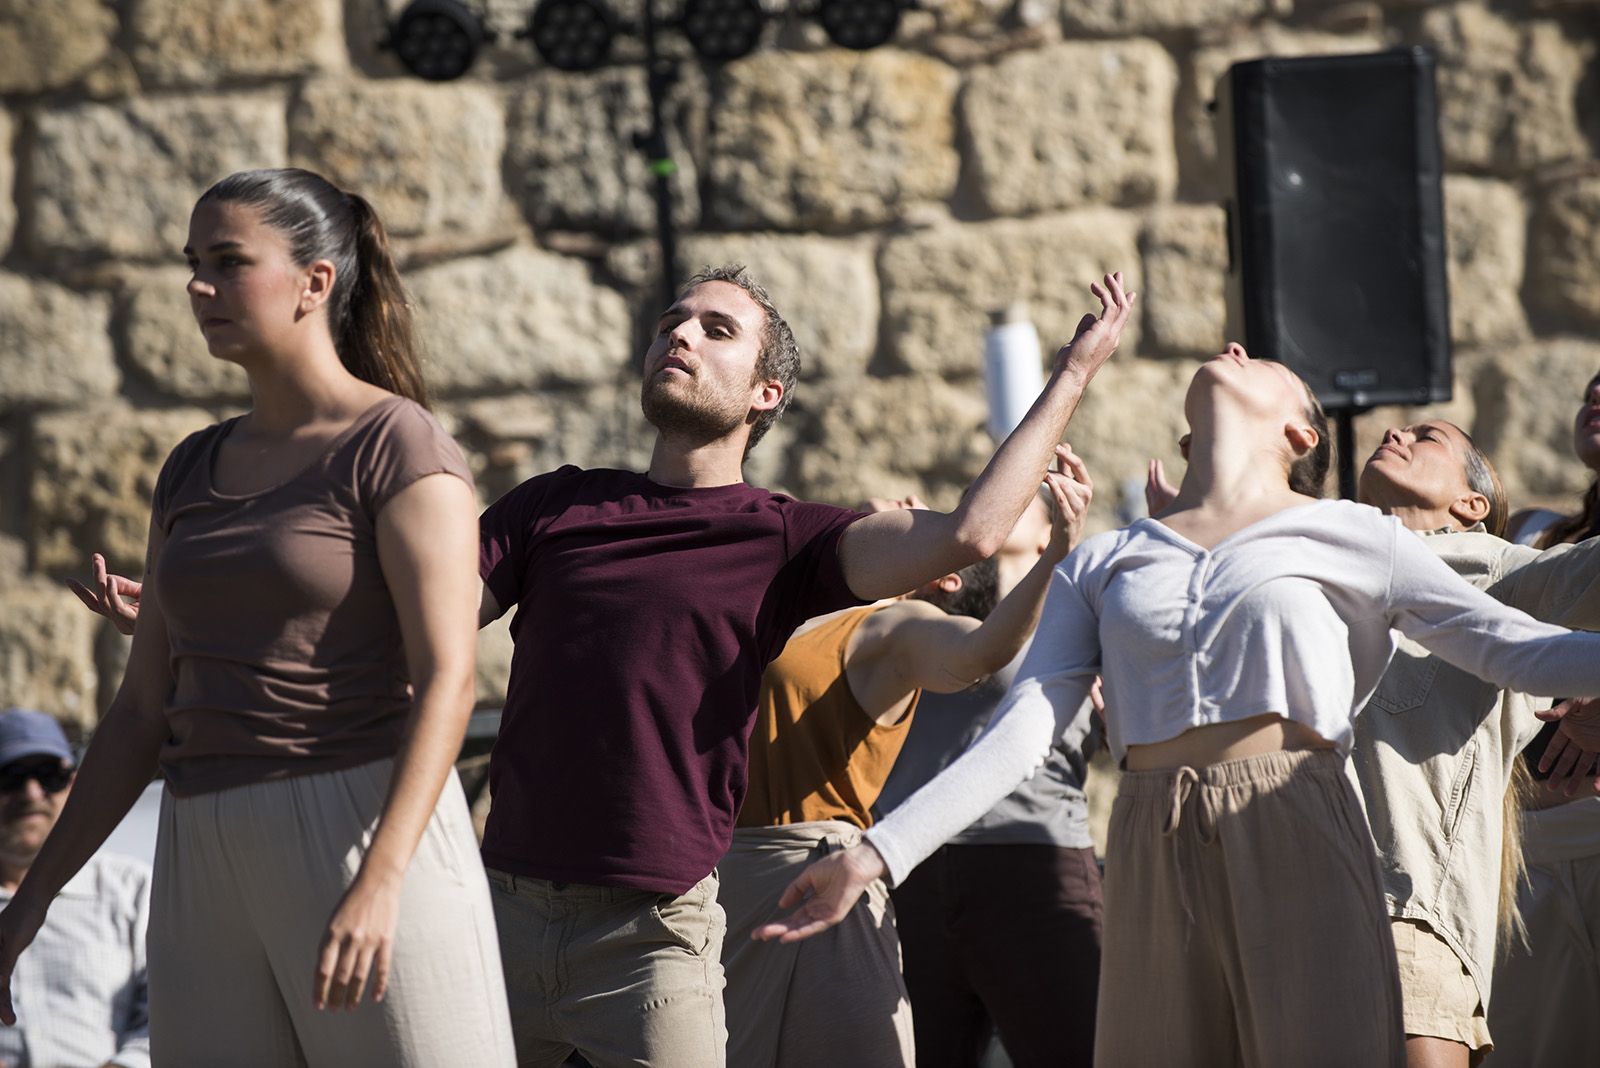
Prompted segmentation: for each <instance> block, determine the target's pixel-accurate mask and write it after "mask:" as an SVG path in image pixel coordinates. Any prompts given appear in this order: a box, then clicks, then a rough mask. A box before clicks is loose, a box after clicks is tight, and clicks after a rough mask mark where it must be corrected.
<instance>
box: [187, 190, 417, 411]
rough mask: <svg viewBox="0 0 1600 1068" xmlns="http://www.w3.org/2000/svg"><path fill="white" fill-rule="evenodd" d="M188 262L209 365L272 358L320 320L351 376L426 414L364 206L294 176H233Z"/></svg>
mask: <svg viewBox="0 0 1600 1068" xmlns="http://www.w3.org/2000/svg"><path fill="white" fill-rule="evenodd" d="M185 252H186V255H187V256H188V258H189V262H190V265H191V267H192V268H193V269H194V270H195V280H194V281H192V282H191V283H190V289H189V291H190V300H191V303H192V305H193V306H194V312H195V318H196V319H197V320H198V321H199V322H200V326H201V330H202V332H203V333H205V334H206V341H207V344H208V345H209V346H210V347H211V351H212V352H213V353H214V354H216V355H218V356H225V357H226V356H230V355H232V356H233V357H234V358H240V357H242V356H244V355H245V350H247V349H249V348H250V347H251V346H255V347H257V348H268V349H270V348H271V347H272V346H274V345H276V344H278V343H280V342H283V341H285V340H286V339H289V338H292V337H293V328H294V327H295V326H297V325H298V324H300V323H301V321H302V320H304V319H307V318H313V317H320V318H322V319H325V321H326V324H327V325H326V329H327V331H328V333H329V334H330V335H331V337H332V339H333V342H334V346H335V348H336V349H337V350H338V353H339V358H340V359H341V360H342V361H343V362H344V364H345V366H346V367H347V368H348V369H349V370H350V372H351V373H352V374H354V375H356V376H357V377H359V378H361V379H363V380H365V381H367V382H371V383H372V384H374V385H377V386H381V387H383V388H384V389H387V390H390V391H391V392H394V393H399V394H401V395H402V396H406V397H410V398H411V399H413V400H416V401H418V402H420V403H426V389H425V387H424V385H423V382H422V375H421V372H420V369H419V368H418V354H417V343H416V340H415V337H414V335H413V329H412V323H411V312H410V306H409V304H408V303H407V301H406V296H405V291H404V289H403V287H402V286H401V283H400V275H399V271H398V269H397V268H396V266H395V263H394V259H393V256H392V255H391V254H390V251H389V241H388V236H387V235H386V234H385V232H384V229H383V224H382V222H381V221H379V219H378V216H377V214H376V212H374V211H373V209H372V206H371V205H370V204H368V203H367V201H366V200H364V199H363V198H362V197H360V196H358V195H357V194H354V193H347V192H344V191H342V190H340V189H339V188H338V187H337V186H335V185H333V184H332V183H331V182H329V181H328V180H327V179H325V178H323V177H322V176H320V175H317V174H313V173H312V172H310V171H306V170H301V169H299V168H294V167H284V168H274V169H267V170H255V171H240V172H239V173H237V174H231V175H229V176H228V177H226V178H224V179H222V181H220V182H218V183H217V184H215V185H213V186H212V187H211V188H210V189H208V190H206V191H205V193H204V194H202V195H201V197H200V199H199V201H198V202H197V203H196V204H195V208H194V212H193V214H192V215H191V216H190V220H189V245H188V247H187V249H186V250H185ZM285 314H287V316H288V318H287V319H285ZM208 323H209V326H208Z"/></svg>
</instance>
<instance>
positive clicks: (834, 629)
mask: <svg viewBox="0 0 1600 1068" xmlns="http://www.w3.org/2000/svg"><path fill="white" fill-rule="evenodd" d="M1056 452H1057V458H1058V461H1059V467H1060V470H1059V471H1052V472H1049V473H1048V475H1047V476H1046V479H1047V485H1048V487H1049V492H1050V495H1051V498H1052V500H1053V502H1054V519H1053V521H1052V519H1051V517H1050V510H1049V509H1047V508H1046V507H1045V503H1044V501H1043V499H1042V498H1039V499H1036V500H1035V503H1034V504H1033V505H1031V506H1030V507H1029V508H1028V510H1027V511H1026V512H1024V513H1023V516H1022V519H1021V520H1020V521H1019V522H1018V524H1017V527H1016V529H1015V530H1014V531H1013V532H1012V535H1011V538H1010V540H1009V541H1008V543H1007V547H1008V548H1010V547H1011V544H1012V543H1018V544H1019V545H1020V544H1021V543H1023V542H1026V543H1027V544H1026V545H1025V546H1024V548H1026V549H1027V550H1029V551H1030V552H1031V553H1033V554H1035V555H1037V556H1038V563H1037V564H1035V565H1034V566H1033V568H1032V569H1031V570H1030V571H1029V573H1028V574H1027V576H1026V577H1024V578H1023V579H1022V581H1021V582H1019V583H1018V584H1017V586H1016V588H1015V589H1014V590H1012V591H1011V593H1010V594H1008V595H1007V596H1006V597H1005V598H1004V599H1000V600H998V603H997V575H996V566H995V564H994V562H993V561H992V560H990V561H984V562H982V563H979V564H974V565H972V566H971V567H968V568H965V569H963V570H962V571H960V572H955V573H952V574H949V575H945V576H943V577H942V578H940V579H937V580H935V581H934V582H930V583H928V584H927V585H926V586H923V587H922V588H921V589H919V590H916V591H914V592H913V593H911V594H908V595H906V596H905V597H901V598H898V599H895V600H892V601H888V602H880V603H879V604H876V605H868V606H866V607H862V608H851V609H846V610H844V611H842V612H835V613H833V614H831V615H828V616H822V617H820V618H818V619H815V620H812V621H811V622H810V623H808V624H807V625H806V626H805V627H804V628H802V629H801V630H800V631H798V632H797V633H796V634H795V636H794V637H793V638H791V639H790V641H789V644H788V646H787V647H786V648H785V649H784V651H783V654H782V655H781V656H780V657H778V659H777V660H775V661H773V663H772V664H771V665H770V666H769V667H768V669H767V672H766V675H765V677H764V678H763V679H762V688H761V700H760V705H759V708H758V711H757V715H756V724H755V728H754V730H753V732H752V734H751V737H750V787H749V792H748V793H747V794H746V796H745V800H744V806H743V808H742V809H741V810H740V814H739V820H738V826H737V829H736V830H735V832H734V836H733V846H732V848H731V849H730V850H729V851H728V853H727V855H726V856H725V857H724V858H723V860H722V863H721V865H720V866H719V871H720V873H721V876H722V891H721V893H722V902H723V906H724V908H726V910H727V913H728V938H727V939H726V941H725V942H724V950H723V967H724V970H725V971H726V974H727V982H728V985H727V989H726V992H725V994H724V997H725V1000H726V1004H727V1018H728V1063H729V1064H737V1065H752V1066H762V1065H778V1066H782V1065H803V1064H810V1063H818V1062H819V1061H821V1060H826V1059H828V1051H830V1050H831V1051H838V1050H842V1049H848V1050H850V1051H851V1055H852V1057H853V1058H855V1059H857V1061H858V1062H859V1063H863V1064H874V1065H910V1064H912V1063H913V1048H912V1047H913V1043H912V1034H911V1005H910V1001H909V999H908V998H907V996H906V989H905V982H904V980H903V979H902V977H901V972H900V947H899V941H898V939H897V936H896V934H895V928H894V915H893V910H892V908H891V907H890V904H889V896H888V890H887V888H886V887H885V886H884V885H883V883H882V882H881V881H880V882H878V883H876V884H874V885H873V887H870V888H869V890H868V893H867V895H866V897H864V898H863V899H862V900H861V901H860V902H859V903H857V905H856V907H855V909H854V910H853V912H852V914H851V916H850V917H849V918H847V919H846V920H845V922H844V923H842V924H841V925H840V926H839V927H838V928H836V929H834V930H832V931H829V932H828V933H827V935H826V936H824V937H822V938H819V939H815V940H814V941H812V942H807V943H805V944H804V945H778V944H774V943H758V942H755V941H753V940H752V939H751V937H750V934H751V932H752V931H754V930H755V928H756V927H757V926H758V925H760V924H762V923H764V922H766V921H767V920H769V919H771V915H770V914H771V912H772V903H773V902H774V901H775V900H776V894H777V892H778V891H779V890H781V889H782V887H783V886H784V885H786V884H787V883H788V881H789V880H791V879H792V878H794V876H795V875H796V874H797V873H798V872H799V871H800V869H801V868H803V867H804V866H805V865H806V864H807V863H809V862H810V861H811V860H814V859H815V858H816V857H818V856H821V855H824V854H826V853H829V852H832V851H834V850H837V849H842V848H845V847H847V846H849V845H852V844H854V843H855V842H857V841H859V840H860V837H861V832H862V831H863V830H865V829H866V828H867V827H869V826H871V824H872V806H873V803H874V802H875V801H876V800H877V797H878V792H879V791H880V790H881V789H882V788H883V783H884V780H886V779H887V778H888V776H889V771H890V769H891V768H893V766H894V761H895V757H896V756H897V755H898V754H899V752H900V746H901V744H902V743H903V742H904V741H905V737H906V733H907V730H908V729H909V727H910V725H911V720H912V716H913V715H914V714H915V712H916V707H917V701H918V698H919V697H920V696H921V694H922V691H923V690H931V691H934V692H937V693H948V692H954V691H957V690H962V689H965V688H967V687H968V686H971V685H972V684H973V683H974V682H976V681H977V680H979V679H983V678H985V677H987V676H988V675H990V674H992V673H993V672H995V671H997V670H999V669H1000V668H1001V667H1004V666H1005V665H1006V664H1008V663H1009V662H1010V661H1011V660H1012V659H1013V658H1014V657H1015V656H1016V655H1017V653H1018V652H1019V651H1020V650H1021V648H1022V646H1023V645H1024V644H1025V643H1026V641H1027V639H1028V636H1029V635H1031V634H1032V633H1033V628H1034V624H1035V623H1036V622H1037V621H1038V617H1039V608H1040V606H1041V605H1042V604H1043V603H1044V594H1045V590H1046V589H1047V588H1048V586H1049V581H1050V573H1051V569H1052V568H1054V566H1055V565H1056V564H1057V563H1059V562H1060V561H1061V559H1062V558H1063V557H1065V556H1066V555H1067V553H1068V552H1069V551H1070V550H1071V548H1072V545H1073V544H1075V543H1076V541H1077V539H1078V537H1079V535H1080V534H1081V532H1082V528H1083V520H1084V515H1085V513H1086V512H1087V509H1088V506H1089V501H1090V499H1091V497H1092V495H1093V483H1092V481H1091V480H1090V477H1089V472H1088V469H1087V468H1086V467H1085V466H1084V464H1083V461H1082V460H1081V459H1079V457H1078V456H1077V455H1076V454H1075V453H1073V452H1072V449H1071V447H1070V446H1058V447H1057V450H1056ZM918 503H919V502H916V501H915V498H908V499H907V500H906V501H904V502H895V503H887V502H884V503H882V504H880V503H879V502H874V505H875V506H877V507H884V506H887V507H915V506H917V504H918ZM1002 551H1003V550H1002Z"/></svg>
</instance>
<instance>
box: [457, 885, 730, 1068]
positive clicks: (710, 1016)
mask: <svg viewBox="0 0 1600 1068" xmlns="http://www.w3.org/2000/svg"><path fill="white" fill-rule="evenodd" d="M489 885H490V890H491V896H492V897H493V898H494V911H495V919H496V922H497V923H498V925H499V928H500V953H501V956H502V958H503V959H504V961H505V966H506V988H507V990H508V992H509V994H510V999H511V1020H512V1030H513V1032H514V1033H515V1036H516V1043H517V1063H518V1064H519V1065H522V1066H523V1068H530V1066H535V1068H537V1066H545V1065H549V1066H552V1068H554V1066H555V1065H559V1064H561V1063H563V1062H564V1061H565V1060H566V1059H567V1057H568V1056H570V1055H571V1054H572V1053H573V1052H574V1051H576V1052H578V1053H581V1054H583V1056H584V1058H585V1059H586V1060H588V1062H589V1063H590V1064H592V1065H594V1068H622V1066H624V1065H628V1066H637V1065H649V1066H650V1068H721V1066H722V1065H723V1064H724V1063H725V1060H724V1058H725V1052H724V1051H725V1048H726V1046H727V1041H728V1030H727V1026H726V1025H725V1023H724V1021H723V1014H722V939H723V935H724V933H725V931H726V929H727V922H726V921H725V920H724V919H723V913H722V907H721V906H720V905H719V904H718V903H717V873H716V872H712V873H711V874H710V875H707V876H706V877H705V878H704V879H701V880H700V881H699V882H698V883H696V884H695V885H694V886H693V887H691V888H690V889H689V891H688V892H687V893H685V894H682V895H680V896H677V897H674V896H672V895H671V894H654V893H650V892H648V891H645V890H625V889H622V888H620V887H612V886H587V885H584V884H582V883H556V882H550V881H549V880H547V879H534V878H530V877H528V876H523V875H510V874H508V873H506V872H501V871H496V870H494V869H493V868H490V869H489Z"/></svg>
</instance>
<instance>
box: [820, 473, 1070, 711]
mask: <svg viewBox="0 0 1600 1068" xmlns="http://www.w3.org/2000/svg"><path fill="white" fill-rule="evenodd" d="M1056 459H1057V462H1058V464H1059V465H1060V468H1061V470H1059V471H1050V472H1047V473H1046V475H1045V484H1046V486H1047V487H1048V489H1049V492H1050V495H1051V498H1052V500H1053V501H1054V503H1055V508H1054V512H1055V514H1054V517H1053V518H1052V521H1051V530H1050V543H1049V545H1048V547H1047V548H1046V549H1045V551H1044V554H1043V555H1042V556H1040V557H1039V561H1038V563H1036V564H1034V566H1033V567H1032V568H1030V569H1029V571H1028V573H1027V574H1026V575H1025V576H1023V578H1022V580H1021V581H1020V582H1018V583H1017V585H1016V586H1015V587H1014V588H1013V589H1012V590H1011V591H1010V592H1009V593H1007V594H1006V596H1005V597H1003V598H1001V600H1000V602H999V603H998V604H997V605H995V607H994V610H993V611H991V612H990V613H989V616H988V618H986V619H985V620H983V621H982V622H981V623H979V622H977V621H976V620H974V619H972V618H971V617H968V616H952V615H948V614H946V613H944V612H941V611H939V610H938V609H936V608H934V607H933V606H932V605H929V604H927V603H925V602H922V601H906V602H903V603H902V604H901V605H900V606H897V607H895V608H892V609H888V610H886V611H884V612H880V613H877V614H876V615H875V616H874V617H873V618H872V619H869V620H868V622H867V623H866V624H863V629H865V628H866V626H869V625H871V624H872V623H873V622H874V621H875V620H876V618H877V617H878V616H889V617H891V618H889V619H887V620H885V624H884V626H883V628H882V635H881V638H880V639H879V640H878V644H880V645H881V646H882V655H880V656H877V657H873V658H871V660H870V661H869V662H870V663H871V665H872V669H871V674H872V676H873V677H872V679H871V680H870V682H869V685H868V687H866V688H868V689H871V690H873V691H875V692H892V693H893V694H894V696H895V697H896V698H897V699H900V698H904V696H905V695H906V694H909V693H911V692H912V691H913V690H917V689H923V690H931V691H933V692H934V693H954V692H956V691H957V690H964V689H966V688H967V687H968V686H971V685H972V684H973V683H974V682H976V681H978V680H979V679H982V678H985V677H987V676H989V675H992V674H993V673H994V672H996V671H998V670H1000V669H1001V668H1002V667H1004V666H1005V665H1007V664H1009V663H1010V662H1011V661H1012V660H1013V659H1014V658H1015V657H1016V655H1017V653H1018V652H1020V651H1021V649H1022V647H1023V645H1025V644H1026V643H1027V640H1028V635H1030V634H1032V633H1033V628H1034V625H1035V624H1036V623H1038V621H1039V610H1040V608H1041V607H1042V606H1043V605H1044V597H1045V592H1046V591H1047V590H1048V589H1049V588H1050V575H1051V572H1052V571H1053V570H1054V569H1055V565H1056V564H1058V563H1060V562H1061V561H1062V560H1063V559H1064V558H1065V557H1066V555H1067V554H1068V553H1069V552H1071V551H1072V547H1073V546H1074V545H1076V544H1077V542H1078V539H1079V538H1080V537H1081V536H1082V534H1083V523H1084V519H1085V518H1086V517H1087V515H1088V512H1089V503H1090V501H1091V500H1093V497H1094V482H1093V480H1092V479H1091V478H1090V477H1089V469H1088V468H1087V467H1086V466H1085V465H1084V463H1083V460H1082V459H1081V458H1079V457H1078V455H1077V454H1076V453H1074V452H1073V451H1072V447H1071V446H1070V445H1058V446H1057V447H1056ZM854 659H855V658H854V657H852V664H851V671H850V682H851V686H852V687H855V686H857V685H858V682H857V674H856V671H855V665H854ZM882 676H888V677H887V678H882ZM880 679H882V681H881V683H880V681H879V680H880ZM860 696H865V695H864V694H858V697H860ZM864 703H865V702H864ZM894 703H895V704H898V700H896V701H895V702H894ZM870 710H871V709H870V708H869V711H870Z"/></svg>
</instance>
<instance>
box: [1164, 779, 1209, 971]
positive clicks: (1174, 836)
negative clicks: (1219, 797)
mask: <svg viewBox="0 0 1600 1068" xmlns="http://www.w3.org/2000/svg"><path fill="white" fill-rule="evenodd" d="M1199 784H1200V773H1199V772H1198V771H1196V770H1195V769H1194V768H1191V767H1188V766H1187V765H1185V766H1184V767H1181V768H1178V769H1177V770H1176V771H1174V772H1173V773H1172V781H1171V784H1170V786H1169V795H1168V798H1169V807H1168V809H1167V821H1166V823H1165V824H1163V825H1162V827H1161V835H1162V837H1164V838H1167V839H1170V840H1171V842H1172V866H1173V868H1174V870H1175V871H1176V872H1177V875H1178V900H1179V901H1180V902H1181V903H1182V904H1183V914H1184V916H1185V917H1186V918H1187V919H1188V921H1189V926H1190V928H1193V927H1194V908H1193V906H1191V905H1190V904H1189V880H1188V878H1187V877H1186V876H1185V875H1184V872H1183V847H1182V845H1181V844H1180V843H1179V841H1178V828H1179V827H1180V826H1182V824H1183V807H1184V806H1185V805H1187V804H1188V803H1189V798H1190V797H1192V796H1194V788H1195V787H1196V786H1198V785H1199ZM1211 794H1212V791H1208V790H1202V791H1200V797H1199V804H1200V813H1199V815H1200V827H1199V837H1200V843H1201V844H1202V845H1210V844H1211V842H1212V841H1214V840H1215V839H1216V834H1217V806H1216V801H1215V799H1214V798H1213V797H1212V796H1211ZM1184 939H1185V941H1187V939H1188V934H1187V932H1186V933H1185V935H1184Z"/></svg>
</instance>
